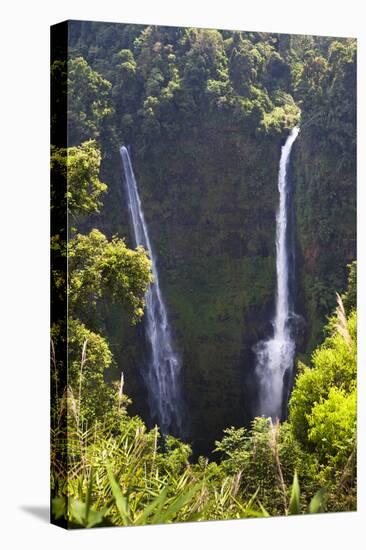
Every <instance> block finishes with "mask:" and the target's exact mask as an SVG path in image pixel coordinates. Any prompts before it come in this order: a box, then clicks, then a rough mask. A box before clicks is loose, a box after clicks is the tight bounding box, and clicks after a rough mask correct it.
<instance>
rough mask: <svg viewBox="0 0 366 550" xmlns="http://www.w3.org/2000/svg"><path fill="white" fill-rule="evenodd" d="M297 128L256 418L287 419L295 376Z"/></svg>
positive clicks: (282, 180) (282, 205)
mask: <svg viewBox="0 0 366 550" xmlns="http://www.w3.org/2000/svg"><path fill="white" fill-rule="evenodd" d="M299 131H300V130H299V128H294V129H293V130H292V131H291V133H290V135H289V136H288V138H287V140H286V143H285V144H284V145H283V146H282V150H281V157H280V165H279V172H278V191H279V205H278V209H277V214H276V277H277V282H276V303H275V315H274V320H273V336H272V337H271V338H270V339H267V340H262V341H260V342H258V344H256V345H255V347H254V352H255V354H256V366H255V374H256V377H257V380H258V403H257V410H256V411H255V415H256V416H266V417H271V418H272V420H274V421H275V420H276V419H277V418H278V419H283V418H284V417H285V416H286V408H287V401H288V398H289V391H290V385H291V379H292V377H293V368H294V357H295V339H294V334H293V325H294V324H295V323H294V321H296V318H297V317H298V316H297V315H296V314H295V312H294V311H293V296H292V292H293V289H292V285H291V284H290V272H291V263H292V264H293V261H292V260H293V257H294V239H293V235H292V234H291V230H292V225H293V224H291V223H290V221H291V218H292V215H293V211H292V201H291V200H290V198H291V178H290V175H289V165H290V157H291V150H292V146H293V144H294V142H295V140H296V138H297V136H298V134H299Z"/></svg>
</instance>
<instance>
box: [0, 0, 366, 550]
mask: <svg viewBox="0 0 366 550" xmlns="http://www.w3.org/2000/svg"><path fill="white" fill-rule="evenodd" d="M2 11H3V13H2V30H1V33H0V39H1V40H2V45H1V50H0V51H1V54H2V63H1V65H0V70H1V87H0V90H1V107H2V117H1V122H3V120H4V118H5V128H4V126H3V124H1V127H0V131H1V138H2V147H1V157H2V168H3V169H2V170H1V183H0V185H1V194H0V197H1V206H2V207H1V213H0V223H1V233H0V235H1V259H2V265H1V286H0V289H1V301H0V307H1V310H0V311H1V314H0V319H1V336H2V339H1V341H2V347H1V351H2V353H1V359H2V360H1V366H0V369H1V371H0V372H1V378H0V384H1V390H0V391H1V393H0V404H1V417H0V418H1V426H2V430H1V436H0V437H1V452H0V457H1V458H0V460H1V469H0V472H1V497H0V508H1V509H0V518H1V528H0V540H1V541H2V542H3V541H5V544H4V546H3V547H4V548H22V547H25V546H27V547H31V548H33V547H34V548H37V550H38V549H39V550H41V549H46V548H47V549H48V548H50V547H51V546H52V548H53V549H55V550H57V549H59V548H63V547H64V546H65V547H66V548H70V549H72V548H78V549H80V548H83V547H85V548H86V547H87V548H88V549H94V548H101V547H107V546H109V547H112V545H113V544H115V543H118V544H119V546H120V547H122V545H124V547H125V548H127V547H129V548H140V547H141V548H142V547H146V548H148V549H153V548H159V550H160V549H164V548H174V549H179V548H184V549H187V548H188V549H195V548H199V547H200V546H203V547H207V548H210V549H211V548H232V547H236V546H238V547H239V548H271V549H272V548H281V549H286V548H291V549H292V548H300V549H301V548H306V549H307V550H308V549H309V548H310V549H312V550H313V549H318V548H332V549H337V548H342V549H344V548H347V547H350V546H351V547H352V548H361V547H363V540H362V535H361V533H362V531H364V529H363V530H362V522H363V521H364V520H365V519H366V518H365V510H366V506H365V500H366V481H365V475H366V468H365V463H366V461H365V445H366V438H365V437H364V429H365V410H366V407H365V405H364V402H365V401H366V400H365V397H364V396H365V394H366V392H365V388H366V383H365V382H366V369H365V366H364V365H365V356H366V353H365V346H366V339H365V338H362V335H365V334H366V331H365V327H366V322H365V311H366V307H365V305H366V299H365V288H364V287H365V285H364V284H363V282H362V281H361V277H359V280H360V285H359V334H360V337H359V361H360V363H359V414H360V418H359V434H360V435H359V447H360V454H359V464H360V468H359V487H360V490H359V512H357V513H352V514H334V515H332V514H328V515H323V516H317V517H315V516H314V517H297V518H273V519H268V520H263V519H261V520H242V521H229V522H219V523H212V522H211V523H205V524H189V525H174V526H161V527H160V526H158V527H142V528H127V529H126V528H125V529H123V528H121V529H118V528H112V529H95V530H92V531H89V532H85V531H83V532H82V531H78V532H72V533H67V532H64V531H62V530H60V529H58V528H56V527H53V526H50V525H48V524H47V522H45V521H42V520H41V519H39V518H37V517H35V516H34V515H32V514H30V513H29V512H26V511H25V510H24V507H26V506H33V507H34V506H40V507H44V506H46V505H47V503H48V412H47V411H48V396H49V392H48V320H49V315H48V288H49V287H48V227H49V214H48V200H49V199H48V197H49V190H48V188H49V175H48V142H49V132H48V109H49V80H48V61H49V25H51V24H53V23H56V22H59V21H62V20H64V19H92V20H102V21H117V22H136V23H155V24H171V25H191V26H201V27H213V28H215V27H216V28H229V29H232V28H239V29H243V30H258V31H267V32H270V31H273V32H292V33H303V34H322V35H332V36H357V37H358V47H359V64H358V67H359V98H362V97H364V98H366V93H365V70H364V67H365V66H366V63H365V40H364V37H363V33H364V26H363V21H364V18H363V14H362V2H359V1H357V0H348V1H347V2H341V1H338V0H333V1H332V2H330V1H323V2H320V1H319V0H302V1H301V2H300V1H298V0H297V1H296V0H292V1H290V0H282V1H281V2H273V1H263V0H262V2H254V1H251V2H249V1H241V2H240V1H235V0H225V2H223V1H222V0H220V1H216V0H214V1H213V0H208V1H207V3H206V2H198V1H197V0H195V1H194V0H185V1H184V2H176V1H174V0H170V1H169V2H164V1H163V0H151V1H148V0H146V1H138V0H135V1H134V2H131V3H127V2H125V1H124V2H122V1H120V0H114V1H113V0H103V1H102V2H100V1H96V0H88V2H82V1H79V2H76V1H75V0H73V1H71V0H62V1H60V2H44V1H36V0H34V1H33V2H20V1H16V0H14V1H13V2H12V3H11V4H9V5H7V6H6V8H5V9H4V3H3V5H2ZM358 114H359V129H360V130H362V128H363V127H365V108H364V106H363V104H362V103H361V102H359V110H358ZM358 150H359V166H358V168H359V173H358V181H359V194H358V200H359V204H358V211H359V213H360V215H359V219H358V230H359V243H360V246H359V255H358V261H359V268H360V274H361V275H362V278H363V279H364V278H365V253H366V252H365V246H364V240H363V239H364V238H365V216H362V215H361V213H362V212H366V209H365V206H366V205H365V202H366V201H365V190H364V186H362V185H361V182H362V181H365V162H364V159H363V158H362V156H363V155H362V152H363V151H365V150H366V146H365V137H364V133H363V132H361V131H360V132H359V139H358ZM4 167H5V170H4ZM22 507H23V508H22ZM359 535H361V537H359V538H358V536H359Z"/></svg>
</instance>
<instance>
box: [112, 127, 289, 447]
mask: <svg viewBox="0 0 366 550" xmlns="http://www.w3.org/2000/svg"><path fill="white" fill-rule="evenodd" d="M280 146H281V143H280V140H279V139H278V138H277V139H273V138H271V139H270V138H262V139H261V140H256V139H253V138H250V137H248V136H247V135H245V134H244V133H242V134H240V133H238V132H237V131H235V129H232V128H223V127H221V128H220V127H216V128H215V127H212V126H211V127H210V126H209V125H207V126H203V127H202V128H200V129H198V130H197V132H196V134H195V135H193V136H192V134H191V133H189V134H188V133H187V135H185V134H182V135H181V139H180V140H179V142H176V143H172V144H166V143H162V144H157V145H156V146H155V147H154V148H151V149H150V150H149V151H148V152H146V153H145V154H144V155H143V156H142V155H138V151H139V148H138V147H136V148H134V146H133V144H132V147H131V153H132V160H133V162H134V169H135V173H136V177H137V180H138V184H139V190H140V196H141V200H142V203H143V207H144V212H145V217H146V221H147V224H148V226H149V231H150V235H151V241H152V246H153V247H154V249H155V252H156V256H157V260H158V270H159V275H160V279H161V285H162V291H163V293H164V297H165V301H166V304H167V307H168V312H169V318H170V321H171V325H172V329H173V333H174V341H175V345H176V348H177V349H178V351H179V353H180V354H181V357H182V363H183V383H184V395H185V397H186V405H187V413H188V422H189V432H190V435H191V438H192V440H193V442H194V447H195V450H196V451H197V452H204V451H207V450H210V448H211V447H212V442H213V441H214V439H215V438H218V437H220V434H221V432H222V429H223V428H225V427H226V426H229V425H243V424H248V423H249V422H250V420H251V418H252V406H253V404H254V401H255V398H256V387H255V381H254V378H253V369H254V353H253V351H252V346H253V345H254V344H255V343H256V342H257V341H258V340H259V339H261V338H262V337H264V336H265V335H266V334H268V332H269V331H270V330H271V325H270V319H271V314H272V313H273V302H274V288H275V264H274V262H275V258H274V254H275V242H274V238H275V212H276V207H277V188H276V185H277V170H278V159H279V153H280ZM104 169H105V173H104V181H107V183H108V185H109V195H108V198H107V200H106V201H105V208H104V212H103V219H104V221H103V225H104V227H103V230H104V231H106V232H107V233H116V232H118V233H120V234H129V229H128V216H127V212H126V209H125V200H124V196H123V192H122V185H121V178H122V175H121V170H120V163H119V160H118V159H117V158H115V159H112V161H110V160H109V159H107V160H106V161H105V163H104ZM102 316H103V318H104V319H105V329H106V331H107V334H108V336H109V338H110V340H111V342H112V350H113V353H114V356H115V359H116V362H117V363H118V364H119V365H121V366H122V369H123V370H125V375H126V376H125V379H126V391H127V393H128V394H129V395H131V397H132V399H133V400H134V402H135V403H136V407H135V412H138V413H140V414H142V415H143V416H145V417H146V416H147V414H148V412H147V408H146V407H144V406H143V407H141V405H139V406H137V403H139V404H141V403H144V402H146V396H145V398H144V399H141V397H142V395H144V388H143V384H142V380H141V375H140V366H141V364H143V363H144V361H146V348H145V345H144V337H143V332H144V331H143V327H142V326H139V327H137V328H129V327H128V326H126V323H125V321H124V320H123V319H122V317H121V315H119V313H118V312H117V311H114V310H113V311H104V312H103V313H102Z"/></svg>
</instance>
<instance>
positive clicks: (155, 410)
mask: <svg viewBox="0 0 366 550" xmlns="http://www.w3.org/2000/svg"><path fill="white" fill-rule="evenodd" d="M120 153H121V158H122V163H123V169H124V175H125V185H126V191H127V201H128V209H129V213H130V219H131V224H132V228H133V236H134V240H135V245H136V246H138V245H141V246H143V247H144V248H145V250H147V251H148V253H149V256H150V259H151V263H152V266H151V267H152V274H153V277H154V282H153V284H151V285H150V288H149V290H148V291H147V293H146V295H145V303H146V309H145V323H146V325H145V326H146V336H147V340H148V342H149V345H150V352H151V357H150V360H149V362H148V365H147V368H146V369H145V370H144V371H143V378H144V381H145V385H146V388H147V393H148V399H149V407H150V414H151V417H152V419H154V420H156V422H157V424H158V426H159V427H160V430H161V433H162V434H163V435H166V434H168V433H175V434H177V435H182V434H183V430H182V418H183V414H182V397H181V384H180V380H179V378H180V376H179V374H180V361H179V357H178V355H177V353H175V351H174V350H173V345H172V338H171V334H170V327H169V321H168V316H167V311H166V307H165V304H164V301H163V297H162V294H161V290H160V285H159V276H158V271H157V267H156V259H155V256H154V254H153V250H152V247H151V243H150V238H149V233H148V230H147V226H146V222H145V218H144V213H143V210H142V206H141V201H140V197H139V192H138V189H137V183H136V178H135V175H134V173H133V169H132V164H131V159H130V155H129V154H128V151H127V149H126V147H121V149H120Z"/></svg>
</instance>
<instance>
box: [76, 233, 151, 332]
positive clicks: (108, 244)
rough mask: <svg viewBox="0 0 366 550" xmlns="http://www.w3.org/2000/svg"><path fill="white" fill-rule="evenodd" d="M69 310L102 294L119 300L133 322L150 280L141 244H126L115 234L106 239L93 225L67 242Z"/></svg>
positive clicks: (85, 306)
mask: <svg viewBox="0 0 366 550" xmlns="http://www.w3.org/2000/svg"><path fill="white" fill-rule="evenodd" d="M68 258H69V264H68V265H69V283H68V295H69V308H70V312H71V313H72V314H73V313H74V312H80V313H81V314H82V312H83V311H87V310H88V309H89V308H90V307H91V308H94V307H95V306H96V304H97V301H98V300H99V299H100V298H101V297H102V296H109V297H110V298H111V299H112V300H113V301H118V302H121V303H122V304H123V305H125V306H126V308H127V309H128V311H129V312H130V313H131V315H132V322H133V323H136V322H137V321H138V320H139V319H140V318H141V317H142V315H143V308H144V304H145V301H144V296H145V292H146V291H147V288H148V285H149V283H151V282H152V275H151V261H150V260H149V259H148V258H147V256H146V252H145V250H144V249H143V248H142V247H137V248H136V249H135V250H131V249H129V248H127V246H126V244H125V242H124V241H123V240H122V239H119V238H118V237H113V238H112V240H111V241H108V239H107V238H106V236H105V235H103V233H101V232H100V231H98V230H97V229H93V230H92V231H91V232H90V233H89V234H88V235H80V234H78V235H76V236H75V237H74V238H73V239H71V240H70V241H69V244H68Z"/></svg>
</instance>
